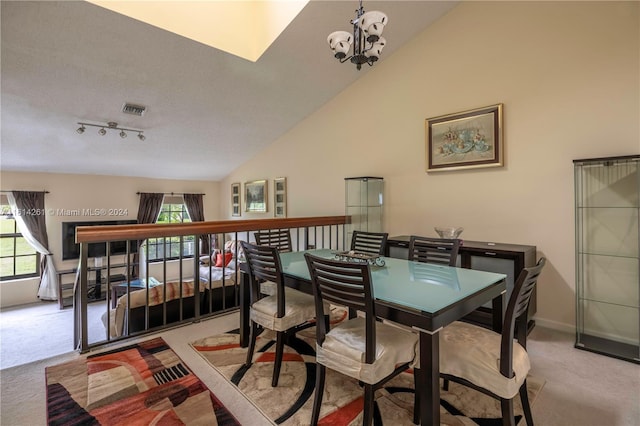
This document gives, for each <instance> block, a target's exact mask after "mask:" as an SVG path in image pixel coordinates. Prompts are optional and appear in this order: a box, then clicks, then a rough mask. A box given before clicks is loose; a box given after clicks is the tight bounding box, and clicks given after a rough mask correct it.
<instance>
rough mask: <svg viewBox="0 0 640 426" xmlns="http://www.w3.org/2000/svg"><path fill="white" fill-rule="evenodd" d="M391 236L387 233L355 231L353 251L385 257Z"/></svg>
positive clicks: (352, 241)
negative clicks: (388, 239)
mask: <svg viewBox="0 0 640 426" xmlns="http://www.w3.org/2000/svg"><path fill="white" fill-rule="evenodd" d="M388 237H389V234H388V233H386V232H365V231H353V235H352V238H351V250H353V251H357V252H359V253H367V254H372V255H379V256H383V255H384V252H385V249H386V246H387V238H388Z"/></svg>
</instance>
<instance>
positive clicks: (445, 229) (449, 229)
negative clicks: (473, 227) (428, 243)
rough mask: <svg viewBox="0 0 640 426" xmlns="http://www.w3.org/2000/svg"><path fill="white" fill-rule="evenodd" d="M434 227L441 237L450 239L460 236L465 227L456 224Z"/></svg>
mask: <svg viewBox="0 0 640 426" xmlns="http://www.w3.org/2000/svg"><path fill="white" fill-rule="evenodd" d="M433 229H435V230H436V232H437V233H438V235H439V236H440V238H449V239H454V238H458V237H459V236H460V234H462V231H464V228H456V227H455V226H436V227H435V228H433Z"/></svg>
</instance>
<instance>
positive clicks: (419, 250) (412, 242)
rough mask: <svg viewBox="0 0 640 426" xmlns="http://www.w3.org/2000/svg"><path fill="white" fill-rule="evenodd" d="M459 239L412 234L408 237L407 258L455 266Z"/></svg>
mask: <svg viewBox="0 0 640 426" xmlns="http://www.w3.org/2000/svg"><path fill="white" fill-rule="evenodd" d="M459 250H460V240H458V239H447V238H430V237H419V236H417V235H412V236H411V238H410V239H409V260H413V261H416V262H423V263H437V264H440V265H449V266H456V261H457V259H458V251H459Z"/></svg>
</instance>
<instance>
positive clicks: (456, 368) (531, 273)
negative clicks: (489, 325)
mask: <svg viewBox="0 0 640 426" xmlns="http://www.w3.org/2000/svg"><path fill="white" fill-rule="evenodd" d="M545 263H546V259H545V258H544V257H543V258H541V259H540V260H539V261H538V264H537V265H536V266H533V267H530V268H524V269H523V270H522V272H520V275H518V279H517V280H516V283H515V285H514V288H513V292H512V293H511V297H510V298H509V301H508V303H507V310H506V312H505V317H504V322H503V326H502V334H498V333H496V332H493V331H491V330H489V329H486V328H483V327H479V326H475V325H472V324H468V323H465V322H462V321H456V322H454V323H452V324H450V325H448V326H446V327H445V328H444V329H443V331H442V334H441V337H440V376H441V377H442V378H443V379H444V380H445V381H444V385H445V389H446V388H447V387H448V385H449V380H451V381H454V382H457V383H460V384H462V385H465V386H468V387H470V388H473V389H475V390H477V391H479V392H482V393H484V394H486V395H489V396H491V397H493V398H495V399H497V400H499V401H500V406H501V409H502V424H503V425H505V426H506V425H509V426H513V425H515V418H514V412H513V400H514V398H515V397H516V396H517V395H518V394H520V401H521V402H522V409H523V411H524V417H525V419H526V421H527V425H529V426H533V417H532V415H531V406H530V404H529V396H528V393H527V374H528V373H529V369H530V368H531V364H530V361H529V356H528V354H527V310H528V308H529V300H530V298H531V293H532V292H533V289H534V287H535V285H536V282H537V280H538V276H539V275H540V272H541V271H542V268H543V267H544V265H545ZM514 337H515V339H516V340H517V341H516V342H514Z"/></svg>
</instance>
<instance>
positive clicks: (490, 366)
mask: <svg viewBox="0 0 640 426" xmlns="http://www.w3.org/2000/svg"><path fill="white" fill-rule="evenodd" d="M500 339H501V335H500V334H498V333H495V332H493V331H491V330H488V329H486V328H482V327H478V326H475V325H471V324H467V323H464V322H461V321H456V322H454V323H452V324H450V325H448V326H446V327H445V328H444V329H443V331H442V332H441V336H440V372H441V373H443V374H451V375H453V376H456V377H460V378H463V379H466V380H468V381H470V382H471V383H473V384H475V385H477V386H480V387H483V388H485V389H487V390H489V391H491V392H493V393H494V394H496V395H498V396H500V397H502V398H507V399H511V398H513V397H514V396H515V395H516V394H517V393H518V389H520V386H521V385H522V383H523V382H524V380H525V379H526V378H527V373H529V369H530V368H531V364H530V362H529V356H528V355H527V351H526V350H525V349H524V348H523V347H522V346H520V344H519V343H518V342H516V341H514V342H513V371H514V372H515V375H514V377H513V378H510V379H509V378H507V377H504V376H503V375H502V374H500Z"/></svg>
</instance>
